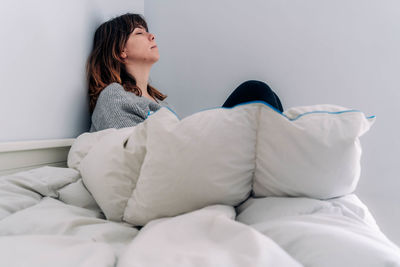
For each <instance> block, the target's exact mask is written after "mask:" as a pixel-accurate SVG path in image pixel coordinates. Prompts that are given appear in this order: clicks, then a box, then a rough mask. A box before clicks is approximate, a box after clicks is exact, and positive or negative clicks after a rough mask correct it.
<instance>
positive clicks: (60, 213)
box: [0, 103, 400, 267]
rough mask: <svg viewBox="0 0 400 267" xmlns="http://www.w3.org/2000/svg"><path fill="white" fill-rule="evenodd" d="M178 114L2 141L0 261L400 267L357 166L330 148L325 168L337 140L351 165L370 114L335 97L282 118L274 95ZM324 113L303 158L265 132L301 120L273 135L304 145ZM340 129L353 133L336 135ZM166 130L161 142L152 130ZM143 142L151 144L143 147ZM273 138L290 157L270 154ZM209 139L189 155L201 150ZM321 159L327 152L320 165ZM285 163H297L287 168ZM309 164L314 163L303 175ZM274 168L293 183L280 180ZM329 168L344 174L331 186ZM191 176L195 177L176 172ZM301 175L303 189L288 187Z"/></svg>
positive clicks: (14, 263)
mask: <svg viewBox="0 0 400 267" xmlns="http://www.w3.org/2000/svg"><path fill="white" fill-rule="evenodd" d="M316 111H318V112H316ZM321 111H323V112H321ZM174 116H175V115H174V114H173V113H172V112H171V111H169V110H168V109H167V108H162V109H160V110H159V111H157V112H156V113H154V114H153V115H151V116H150V117H149V118H148V119H147V120H146V121H145V122H144V123H142V124H140V125H141V126H140V127H139V125H138V126H136V127H131V128H124V129H118V130H117V129H108V130H105V131H102V132H97V133H84V134H82V135H81V136H79V137H78V138H76V139H66V140H44V141H36V142H14V143H8V144H1V145H0V158H1V159H2V161H1V162H2V165H0V167H1V174H2V176H1V177H0V251H1V257H0V266H54V265H55V264H56V265H57V266H202V267H204V266H400V250H399V248H398V247H397V246H396V245H395V244H393V243H392V242H391V241H390V240H389V239H388V238H387V237H386V236H385V235H384V234H383V233H382V232H381V231H380V229H379V226H378V225H377V224H376V222H375V220H374V218H373V216H372V215H371V213H370V212H369V211H368V208H367V207H366V206H365V205H364V204H363V202H362V201H361V200H360V199H359V198H358V197H357V195H355V194H354V193H353V191H354V188H355V186H356V182H354V177H357V175H358V174H359V173H358V170H357V167H355V166H357V164H358V162H356V161H355V163H354V164H355V165H352V167H351V168H349V169H345V168H344V167H343V161H339V159H337V154H335V155H331V154H329V155H331V156H332V160H330V161H329V166H328V167H330V168H334V167H335V166H336V165H335V164H337V166H336V167H338V168H337V169H335V170H336V171H335V172H332V173H327V169H326V168H327V166H325V165H324V162H326V156H324V154H323V153H324V151H332V147H339V148H343V151H346V153H344V152H343V151H341V150H340V151H339V150H338V151H336V150H335V153H342V154H341V155H342V158H346V166H347V165H348V162H349V159H350V158H355V157H356V156H357V155H358V156H359V153H360V151H359V148H360V143H359V142H358V141H357V140H358V139H357V138H358V137H359V136H360V135H361V134H363V133H364V132H366V131H367V128H366V127H367V126H368V127H369V126H370V125H371V120H372V119H373V118H372V117H366V116H365V115H364V114H362V113H361V112H358V111H351V112H350V111H349V109H343V108H339V107H337V106H313V107H301V108H296V109H290V110H288V111H287V112H286V113H285V114H280V113H278V112H277V111H276V110H273V109H272V108H271V107H269V106H268V105H266V104H265V103H249V104H246V105H241V106H239V107H235V108H232V109H215V110H208V111H203V112H199V113H197V114H195V115H193V116H190V118H185V119H183V120H180V119H179V118H175V117H174ZM204 118H207V120H203V119H204ZM232 118H235V119H234V120H232ZM271 118H272V119H271ZM300 118H302V119H300ZM317 120H320V121H321V122H323V124H324V127H321V125H319V127H317V128H314V129H312V130H311V131H308V132H307V140H309V141H310V140H311V139H310V134H312V135H313V136H318V140H323V142H319V143H318V146H317V145H316V144H314V147H312V148H310V149H312V151H317V152H318V157H308V158H307V157H304V156H303V157H302V160H303V161H302V162H299V161H296V160H297V159H298V153H299V151H300V150H301V151H302V152H304V153H307V155H309V151H305V150H307V149H308V148H309V147H310V144H311V143H309V144H308V145H307V146H306V147H305V146H295V145H291V146H290V147H293V149H297V150H293V151H291V153H289V154H290V155H288V154H286V152H285V151H286V150H285V151H276V150H274V147H273V145H274V144H275V143H276V140H277V138H278V137H277V136H274V135H273V134H272V133H271V130H270V129H271V128H270V127H266V128H262V127H264V126H265V125H272V123H273V124H274V125H275V128H279V127H294V128H293V129H294V130H293V131H292V130H290V128H286V131H285V135H286V137H282V131H280V132H277V134H279V135H280V136H281V138H287V140H286V141H285V143H288V142H289V141H288V140H294V139H293V135H290V134H291V133H295V136H296V138H297V139H296V140H297V141H296V142H295V143H294V144H298V138H300V137H299V136H300V133H299V129H301V130H304V129H310V127H311V126H310V125H309V127H300V125H302V126H304V125H305V123H306V124H307V123H308V124H309V123H312V124H313V125H315V124H316V123H317V122H316V121H317ZM327 120H332V121H330V122H329V123H327ZM201 121H207V122H206V124H202V123H201ZM210 121H211V122H210ZM194 122H195V124H194ZM199 122H200V123H199ZM280 122H282V124H279V123H280ZM288 122H290V124H288ZM356 122H359V124H358V127H354V125H355V124H356ZM210 123H211V124H212V127H207V126H206V125H210ZM342 123H344V124H345V126H344V125H343V124H342ZM195 125H196V126H195ZM244 125H246V129H247V130H243V129H244V128H243V127H244ZM279 125H280V126H279ZM349 125H350V126H351V127H352V129H353V130H354V133H356V134H355V136H357V138H355V139H354V140H353V141H352V142H349V141H348V140H349V139H348V138H349V136H350V132H352V130H349V129H348V128H347V129H346V131H343V129H344V128H343V127H349ZM253 126H254V127H253ZM196 127H197V128H196ZM235 127H237V128H235ZM326 127H328V128H329V131H328V130H327V128H326ZM337 127H338V128H337ZM199 129H202V131H199ZM239 129H240V130H239ZM316 129H324V131H319V132H318V130H316ZM335 129H337V130H338V131H337V132H336V134H335V135H334V137H335V138H333V135H332V133H333V132H335ZM266 130H268V135H266V133H267V132H265V131H266ZM205 132H206V133H205ZM238 132H240V134H237V136H236V135H235V133H238ZM317 132H318V133H317ZM196 133H197V136H196V142H190V143H187V136H193V135H195V134H196ZM227 133H229V135H227ZM337 133H340V134H341V136H342V137H343V138H342V137H341V138H336V137H337V136H338V134H337ZM157 134H158V135H157ZM160 135H161V136H163V138H159V137H158V138H156V136H160ZM321 135H323V136H324V138H322V137H321ZM202 136H205V137H204V138H203V139H202ZM133 137H134V138H133ZM141 138H142V140H145V141H143V142H139V141H140V140H141ZM221 138H223V139H229V138H231V139H230V140H229V141H231V142H235V146H233V147H232V148H226V149H225V150H224V151H221V150H215V147H216V146H218V144H220V143H221V142H224V141H221V140H223V139H221ZM235 138H237V139H235ZM268 138H270V141H269V139H268ZM301 138H305V136H303V137H301ZM160 139H161V140H160ZM132 140H134V141H132ZM185 140H186V141H185ZM274 140H275V141H274ZM343 140H345V141H343ZM213 142H214V143H213ZM310 142H311V141H310ZM337 142H345V144H346V146H341V145H338V144H339V143H337ZM183 144H184V146H183ZM249 144H252V145H249ZM301 144H305V141H304V140H303V141H302V142H301ZM332 144H335V145H334V146H332ZM180 145H182V147H181V146H180ZM350 145H351V146H352V147H353V146H354V150H352V149H350V148H349V146H350ZM171 147H174V149H175V150H176V151H175V150H173V149H172V148H171ZM224 147H226V144H225V145H224ZM265 147H267V148H268V151H271V150H272V151H274V157H275V158H277V157H278V158H280V163H277V162H271V161H270V158H269V157H268V154H266V153H267V151H266V150H265ZM200 148H201V150H202V152H201V153H200V152H199V153H196V154H195V155H196V160H193V151H195V150H196V149H197V150H196V151H199V150H200ZM250 148H251V149H250ZM235 149H236V150H238V151H241V153H240V155H238V154H235V153H234V152H235ZM246 149H247V150H246ZM287 149H290V148H289V147H288V148H287ZM24 151H25V152H24ZM121 151H122V152H123V153H122V154H121ZM162 151H169V153H168V154H166V153H161V152H162ZM349 151H351V153H350V152H349ZM175 152H176V154H175ZM280 152H281V153H283V154H282V155H284V159H285V160H286V161H283V158H282V157H281V156H280V155H279V153H280ZM218 153H221V154H218ZM330 153H331V152H330ZM16 154H18V156H12V155H16ZM35 155H36V156H35ZM37 155H41V156H37ZM189 155H192V158H191V159H190V161H188V160H187V158H188V157H189ZM232 155H235V156H232ZM291 156H293V158H291ZM141 157H142V159H141V160H139V158H141ZM165 157H167V159H168V160H169V161H168V160H167V159H166V158H165ZM238 157H240V158H238ZM321 157H325V160H324V161H321V162H319V163H318V162H317V160H320V158H321ZM3 159H8V161H7V163H4V162H5V161H3ZM27 159H28V160H27ZM127 159H129V161H127ZM133 159H134V160H137V162H136V161H135V162H133ZM172 159H174V160H172ZM185 159H186V161H185ZM210 159H211V160H210ZM333 159H336V161H334V160H333ZM209 160H210V161H209ZM289 160H292V161H296V162H291V164H296V165H295V166H294V165H291V166H292V167H291V168H288V167H287V166H288V165H287V164H289V162H288V161H289ZM306 160H307V162H313V163H315V164H316V165H313V168H312V169H311V170H309V169H307V170H308V171H307V175H306V177H303V176H302V175H301V174H302V170H306V168H308V167H307V166H308V165H307V164H306V162H305V161H306ZM127 162H128V163H127ZM163 162H168V165H162V163H163ZM179 162H180V164H178V163H179ZM215 162H216V163H217V164H214V163H215ZM269 164H272V165H269ZM282 164H283V166H286V168H283V167H282ZM302 164H303V165H302ZM135 166H136V167H140V168H139V169H135ZM149 166H159V168H160V169H162V170H163V172H158V171H157V170H158V169H159V168H154V167H152V168H149ZM168 166H169V167H168ZM188 166H189V167H188ZM274 167H276V168H277V169H276V170H274V169H273V168H274ZM322 167H323V168H322ZM218 168H220V169H218ZM318 168H322V169H321V170H317V169H318ZM282 169H285V172H282V171H281V170H282ZM355 169H356V170H355ZM267 170H268V171H267ZM277 170H280V173H279V178H280V182H282V181H283V180H284V181H285V184H283V183H280V184H279V183H276V182H277V181H276V180H273V177H272V176H273V175H272V174H274V173H276V171H277ZM354 170H355V171H354ZM338 171H340V177H339V176H337V175H338ZM321 172H322V173H325V176H324V177H323V178H324V179H325V180H324V183H323V184H324V185H325V186H324V187H319V185H317V183H318V182H315V181H311V180H312V179H314V178H315V179H318V180H321V179H322V178H321ZM126 173H129V174H130V175H131V174H132V173H133V174H135V173H136V174H137V177H136V178H135V179H133V180H134V181H135V184H134V185H132V182H129V183H127V181H126V179H124V177H125V176H124V175H126ZM293 173H295V174H296V180H293V178H292V176H293ZM227 174H229V175H228V176H226V177H227V179H225V178H226V177H225V176H224V175H227ZM185 175H186V176H185ZM268 175H270V176H271V177H270V178H271V179H267V178H266V177H268ZM330 175H331V176H332V177H334V178H335V182H334V183H332V185H329V183H330V181H331V180H332V179H331V177H330ZM131 176H132V175H131ZM314 176H315V177H314ZM99 177H100V178H99ZM182 177H186V178H185V181H181V180H179V179H181V178H182ZM193 177H196V179H192V178H193ZM199 177H201V178H202V179H201V181H200V180H199ZM346 177H348V180H346V179H347V178H346ZM155 178H157V179H156V180H154V179H155ZM178 178H179V179H178ZM300 178H301V184H300V185H296V187H295V188H294V186H293V185H291V183H292V182H296V181H297V180H299V179H300ZM345 178H346V179H345ZM99 179H103V180H99ZM113 179H114V180H115V181H114V180H113ZM152 179H153V180H152ZM166 179H168V183H167V184H163V182H162V181H165V180H166ZM174 179H175V180H174ZM191 179H192V180H191ZM285 179H287V180H285ZM307 179H308V180H307ZM310 179H311V180H310ZM186 180H188V181H189V180H190V182H188V183H186ZM338 180H340V183H341V186H338V184H339V181H338ZM99 181H103V182H104V181H107V182H104V183H99ZM108 181H109V182H108ZM160 181H161V182H160ZM310 181H311V182H310ZM171 184H174V187H171V186H170V185H171ZM150 185H151V186H150ZM288 185H290V186H288ZM344 185H345V186H344ZM157 186H159V187H157ZM110 187H112V188H110ZM129 187H130V190H127V191H129V192H128V194H127V197H126V199H123V200H118V201H121V202H123V203H124V207H123V209H122V210H121V213H120V214H119V213H118V212H117V211H118V209H119V208H120V204H119V202H118V201H117V200H115V199H117V198H118V197H120V196H121V195H122V196H123V195H124V194H125V193H126V192H125V191H126V188H129ZM325 187H329V189H325ZM321 188H322V189H321ZM204 189H207V190H204ZM113 190H114V191H113ZM324 190H325V191H324ZM199 191H201V194H200V193H198V192H199ZM155 192H156V194H155V195H154V193H155ZM177 199H178V200H179V201H177ZM210 199H211V200H212V201H210ZM141 205H144V206H145V207H146V209H143V210H141V207H142V206H141Z"/></svg>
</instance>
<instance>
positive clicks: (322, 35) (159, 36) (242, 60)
mask: <svg viewBox="0 0 400 267" xmlns="http://www.w3.org/2000/svg"><path fill="white" fill-rule="evenodd" d="M145 17H146V19H147V21H148V23H149V28H150V31H152V32H153V33H155V35H156V41H157V43H158V45H159V51H160V56H161V57H160V60H159V61H158V62H157V63H156V64H155V65H154V67H153V69H152V73H151V75H150V76H151V82H152V84H153V85H154V86H155V87H157V88H158V89H160V90H161V91H162V92H164V93H166V94H168V95H169V97H168V98H167V99H166V100H167V101H168V102H169V103H171V104H172V105H173V106H174V107H175V108H176V111H177V112H178V114H180V115H181V117H185V116H187V115H189V114H192V113H194V112H197V111H200V110H202V109H205V108H210V107H217V106H220V105H222V103H223V102H224V101H225V99H226V98H227V96H228V95H229V93H230V92H231V91H232V90H233V89H234V88H235V87H236V86H238V85H239V84H240V83H241V82H243V81H245V80H248V79H259V80H263V81H265V82H267V83H268V84H269V85H270V86H271V88H272V89H274V90H275V92H276V93H277V94H278V95H279V96H280V98H281V100H282V103H283V106H284V108H285V107H286V108H288V107H292V106H301V105H313V104H322V103H331V104H337V105H342V106H345V107H349V108H355V109H359V110H362V111H364V112H365V113H366V115H376V116H377V121H376V123H375V125H374V126H373V127H372V129H371V130H370V131H369V132H368V133H367V134H366V135H365V136H363V137H362V138H361V142H362V145H363V158H362V174H361V180H360V183H359V188H358V190H357V195H358V196H359V197H360V198H361V200H362V201H363V202H364V203H366V204H367V205H368V207H369V208H370V210H371V212H372V214H373V215H374V216H375V218H376V219H377V222H378V224H379V225H380V226H381V229H382V230H383V232H384V233H386V234H387V235H388V237H389V238H390V239H392V240H393V241H395V242H396V243H397V244H400V227H398V225H400V208H399V203H400V194H399V193H398V189H399V188H400V179H398V178H399V175H400V160H399V156H398V153H399V152H400V119H399V114H400V105H399V102H400V86H399V70H400V50H399V47H400V34H399V33H400V2H399V1H396V0H380V1H378V0H375V1H371V0H367V1H365V0H336V1H333V0H331V1H327V0H308V1H299V0H291V1H283V0H251V1H239V0H219V1H212V0H205V1H193V0H192V1H188V0H169V1H158V0H146V1H145Z"/></svg>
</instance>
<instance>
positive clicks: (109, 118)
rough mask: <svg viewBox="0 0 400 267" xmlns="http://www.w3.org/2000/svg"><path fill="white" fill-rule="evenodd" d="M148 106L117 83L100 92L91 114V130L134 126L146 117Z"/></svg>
mask: <svg viewBox="0 0 400 267" xmlns="http://www.w3.org/2000/svg"><path fill="white" fill-rule="evenodd" d="M147 113H148V107H146V105H143V103H141V100H140V98H138V97H137V96H136V95H134V94H132V93H129V92H126V91H125V90H124V89H123V88H122V86H121V85H120V84H118V83H112V84H110V85H108V86H107V87H106V88H104V89H103V91H102V92H101V93H100V95H99V98H98V99H97V103H96V107H95V109H94V111H93V114H92V126H91V128H90V131H91V132H94V131H101V130H104V129H108V128H117V129H119V128H124V127H131V126H135V125H137V124H138V123H141V122H143V121H144V120H145V119H146V118H147Z"/></svg>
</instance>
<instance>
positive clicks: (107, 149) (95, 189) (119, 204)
mask: <svg viewBox="0 0 400 267" xmlns="http://www.w3.org/2000/svg"><path fill="white" fill-rule="evenodd" d="M139 126H140V127H139ZM114 130H115V131H112V132H111V133H109V134H104V135H103V136H102V137H101V138H100V139H99V140H98V141H97V143H96V144H95V145H94V146H93V147H92V148H91V149H90V150H89V152H88V153H87V155H86V157H85V158H83V160H82V161H81V163H80V165H79V171H80V172H81V175H82V180H83V182H84V184H85V186H86V187H87V189H88V190H89V191H90V193H91V194H92V196H93V198H94V199H95V200H96V202H97V204H98V205H99V207H100V208H101V209H102V211H103V212H104V215H105V216H106V218H107V219H109V220H113V221H121V220H122V216H123V213H124V210H125V208H126V203H127V201H128V198H129V197H130V196H131V194H132V190H133V189H134V188H135V185H136V180H137V177H138V176H139V171H140V167H141V165H142V162H143V158H144V155H145V150H143V149H142V148H143V147H144V146H145V139H140V138H141V137H142V135H141V134H142V133H143V132H144V130H145V129H144V127H142V126H141V125H140V124H139V125H138V126H137V127H127V128H122V129H118V130H116V129H114ZM131 135H133V136H135V138H134V140H135V141H136V142H135V145H128V143H129V141H128V139H129V137H130V136H131ZM136 144H137V146H136ZM135 149H137V150H135Z"/></svg>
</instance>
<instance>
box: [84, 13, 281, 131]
mask: <svg viewBox="0 0 400 267" xmlns="http://www.w3.org/2000/svg"><path fill="white" fill-rule="evenodd" d="M159 57H160V55H159V53H158V48H157V45H156V42H155V37H154V35H153V34H151V33H149V32H148V27H147V23H146V21H145V20H144V19H143V17H142V16H141V15H138V14H130V13H127V14H125V15H122V16H119V17H116V18H114V19H111V20H109V21H107V22H105V23H103V24H102V25H100V27H99V28H98V29H97V30H96V32H95V36H94V43H93V50H92V52H91V54H90V56H89V58H88V62H87V66H86V67H87V80H88V87H89V100H90V112H91V114H92V125H91V127H90V132H95V131H100V130H104V129H107V128H123V127H130V126H134V125H136V124H138V123H140V122H143V121H144V120H145V119H146V118H147V116H148V114H149V113H151V112H154V111H156V110H158V109H160V108H161V107H162V106H166V107H169V105H168V103H167V102H165V101H164V99H165V98H166V97H167V96H166V95H164V94H162V93H161V92H160V91H158V90H157V89H156V88H154V87H152V86H150V85H149V84H148V77H149V73H150V69H151V67H152V65H153V64H154V63H156V62H157V61H158V59H159ZM254 100H261V101H265V102H267V103H269V104H270V105H272V106H273V107H275V108H276V109H278V110H279V111H281V112H282V111H283V108H282V105H281V102H280V100H279V98H278V96H277V95H276V94H275V93H274V92H273V91H272V90H271V89H270V88H269V86H268V85H267V84H265V83H264V82H261V81H255V80H251V81H247V82H244V83H242V84H241V85H240V86H239V87H238V88H236V89H235V90H234V91H233V93H232V94H231V95H230V96H229V97H228V99H227V100H226V101H225V103H224V104H223V105H222V107H233V106H235V105H237V104H240V103H244V102H248V101H254ZM169 108H171V107H169Z"/></svg>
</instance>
